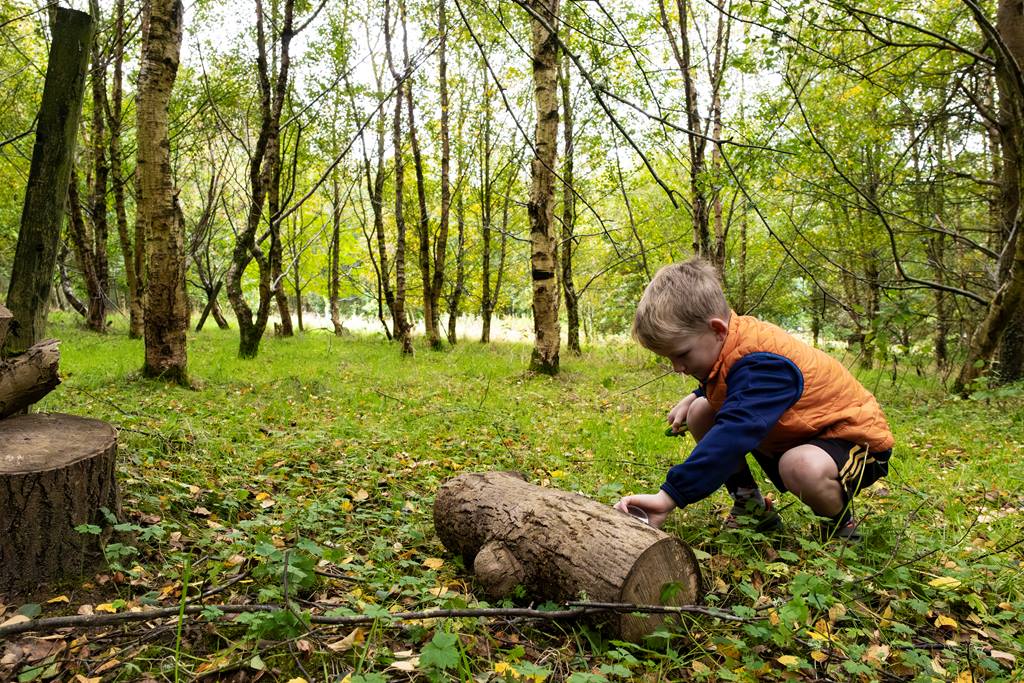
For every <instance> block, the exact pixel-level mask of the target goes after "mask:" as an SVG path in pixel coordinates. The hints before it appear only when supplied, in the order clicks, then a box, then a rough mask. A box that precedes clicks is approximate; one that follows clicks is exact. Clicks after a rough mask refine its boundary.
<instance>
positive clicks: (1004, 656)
mask: <svg viewBox="0 0 1024 683" xmlns="http://www.w3.org/2000/svg"><path fill="white" fill-rule="evenodd" d="M988 656H989V657H991V658H992V659H1001V660H1003V661H1004V662H1009V663H1010V664H1013V663H1015V662H1016V661H1017V658H1016V657H1015V656H1014V655H1011V654H1010V653H1009V652H1003V651H1002V650H992V651H991V652H989V653H988Z"/></svg>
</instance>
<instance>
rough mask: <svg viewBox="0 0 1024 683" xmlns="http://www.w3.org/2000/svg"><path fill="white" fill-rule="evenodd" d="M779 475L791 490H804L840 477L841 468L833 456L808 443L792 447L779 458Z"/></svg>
mask: <svg viewBox="0 0 1024 683" xmlns="http://www.w3.org/2000/svg"><path fill="white" fill-rule="evenodd" d="M779 476H780V477H781V478H782V483H783V484H785V485H786V488H787V489H789V490H791V491H794V492H796V491H802V490H804V489H806V488H808V487H814V486H817V485H820V484H822V483H824V482H828V481H837V480H838V479H839V468H838V467H836V463H835V461H834V460H832V456H830V455H829V454H828V453H826V452H825V451H823V450H822V449H821V448H818V447H817V446H812V445H810V444H806V445H803V446H797V447H796V448H791V449H790V450H788V451H786V452H785V453H783V454H782V457H781V458H780V459H779Z"/></svg>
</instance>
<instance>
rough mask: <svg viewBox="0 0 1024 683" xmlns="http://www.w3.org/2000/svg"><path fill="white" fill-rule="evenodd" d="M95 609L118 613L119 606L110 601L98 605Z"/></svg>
mask: <svg viewBox="0 0 1024 683" xmlns="http://www.w3.org/2000/svg"><path fill="white" fill-rule="evenodd" d="M95 609H96V611H97V612H109V613H110V614H116V613H117V608H116V607H114V606H113V605H112V604H110V603H109V602H105V603H103V604H102V605H96V608H95Z"/></svg>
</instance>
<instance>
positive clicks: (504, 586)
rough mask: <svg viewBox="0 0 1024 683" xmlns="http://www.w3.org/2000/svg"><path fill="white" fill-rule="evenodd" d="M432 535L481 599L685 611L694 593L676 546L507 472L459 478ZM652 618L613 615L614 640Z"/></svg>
mask: <svg viewBox="0 0 1024 683" xmlns="http://www.w3.org/2000/svg"><path fill="white" fill-rule="evenodd" d="M434 526H435V529H436V530H437V535H438V537H439V538H440V539H441V542H442V543H444V545H445V547H446V548H448V550H450V551H452V552H454V553H458V554H461V555H462V556H463V559H464V561H465V563H466V567H472V569H473V572H474V573H475V574H476V577H477V579H478V580H479V582H480V584H481V586H482V587H483V589H484V591H485V592H486V593H487V595H488V596H490V597H494V598H500V597H505V596H507V595H510V594H511V593H512V592H513V590H514V589H515V588H516V587H517V586H522V587H523V588H524V589H525V591H526V594H527V595H528V596H529V597H531V598H535V599H540V600H557V601H561V600H571V599H575V598H577V597H578V596H580V595H585V596H586V599H587V600H593V601H598V602H610V603H630V604H642V605H676V606H678V605H692V604H694V603H696V602H698V601H699V598H700V594H701V579H700V569H699V566H698V565H697V560H696V558H695V557H694V555H693V551H692V550H690V548H689V547H688V546H687V545H686V544H685V543H683V542H682V541H680V540H679V539H677V538H675V537H673V536H669V535H668V534H666V533H664V532H662V531H659V530H658V529H654V528H653V527H650V526H648V525H646V524H644V523H643V522H641V521H639V520H637V519H635V518H633V517H631V516H629V515H626V514H623V513H621V512H618V511H617V510H614V509H612V508H611V507H609V506H607V505H603V504H601V503H599V502H597V501H595V500H591V499H589V498H586V497H584V496H581V495H578V494H575V493H570V492H566V491H559V490H555V489H550V488H543V487H540V486H536V485H533V484H530V483H528V482H526V481H525V480H524V479H523V478H522V476H521V475H518V474H516V473H510V472H486V473H472V474H463V475H460V476H458V477H455V478H454V479H451V480H449V481H448V482H446V483H445V484H444V485H443V486H442V487H441V489H440V490H439V491H438V493H437V497H436V499H435V502H434ZM663 619H664V615H658V614H646V615H635V614H617V615H614V616H613V617H611V622H610V626H611V629H612V630H613V631H614V633H615V634H616V635H617V636H618V637H620V638H623V639H626V640H633V641H635V640H639V639H640V638H642V637H643V636H645V635H647V634H649V633H651V632H652V631H654V630H655V629H656V628H657V627H658V626H659V625H660V624H661V623H662V621H663Z"/></svg>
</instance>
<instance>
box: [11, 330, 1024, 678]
mask: <svg viewBox="0 0 1024 683" xmlns="http://www.w3.org/2000/svg"><path fill="white" fill-rule="evenodd" d="M51 334H52V335H53V336H56V337H58V338H60V339H62V340H63V344H62V355H63V358H62V362H61V367H62V372H63V375H64V383H63V384H62V385H61V387H59V388H58V389H57V390H56V391H55V392H54V393H52V394H51V395H50V396H48V397H47V398H46V399H44V400H43V401H42V402H41V403H40V404H39V406H38V409H39V410H46V411H61V412H69V413H74V414H78V415H86V416H91V417H96V418H99V419H103V420H107V421H109V422H111V423H113V424H114V425H116V426H117V427H118V428H119V430H120V455H119V471H118V473H119V477H120V484H121V489H122V492H123V496H124V509H123V513H122V518H121V520H120V521H121V522H122V523H124V524H127V525H129V526H127V527H123V528H130V529H131V530H132V531H133V532H134V534H133V535H130V536H127V537H125V538H122V539H120V541H119V542H117V543H113V544H111V545H110V546H108V548H107V556H108V562H109V567H107V568H106V569H104V570H102V571H101V572H100V573H99V574H98V575H96V576H90V577H86V580H85V582H84V583H83V584H77V585H73V586H61V587H55V588H54V589H53V590H52V591H50V592H46V591H43V592H42V593H41V594H40V595H37V596H33V598H32V599H33V600H35V601H37V602H39V603H42V607H43V616H49V615H52V614H56V613H58V612H61V611H63V612H70V613H74V611H75V610H76V609H77V608H78V606H79V604H81V603H83V602H87V601H88V602H90V603H92V604H98V603H101V602H102V603H109V604H111V605H112V607H113V608H115V609H119V610H125V609H130V608H131V607H132V606H133V605H141V604H154V605H160V606H164V607H168V606H170V607H173V606H175V605H179V604H181V603H182V597H183V596H182V579H183V574H184V573H185V571H186V567H189V570H188V571H189V572H190V580H189V581H188V583H189V587H188V589H187V591H186V596H185V597H188V598H191V597H194V596H195V595H197V594H198V593H199V592H200V591H203V590H208V589H210V588H213V587H217V586H222V585H224V584H225V583H226V582H228V581H229V580H231V577H235V576H237V575H238V574H239V572H248V574H247V575H246V577H245V579H244V580H243V581H239V582H238V583H236V584H233V585H232V586H230V588H228V589H226V590H224V591H223V592H222V593H219V594H218V595H217V596H216V597H215V598H211V599H210V601H211V602H213V601H220V602H222V603H226V602H276V603H281V604H284V601H285V599H286V598H287V599H289V600H292V601H293V604H294V607H295V609H294V612H292V611H285V612H280V613H276V614H270V615H251V616H247V617H245V618H244V619H243V620H242V621H241V623H239V622H238V621H236V622H234V623H226V622H224V621H222V620H221V621H217V620H213V621H208V620H202V619H200V620H193V621H191V622H189V624H188V625H186V628H184V629H183V631H182V633H181V634H180V640H179V636H178V634H177V633H176V631H175V630H174V629H170V630H167V631H165V632H163V633H162V634H161V633H159V632H156V633H153V634H152V636H151V637H150V638H147V639H142V640H139V638H138V636H139V635H140V633H141V631H140V629H139V628H138V627H136V628H135V629H134V631H125V632H124V633H123V634H122V636H121V637H114V636H110V635H109V629H107V630H106V631H107V632H108V636H106V638H107V639H108V640H107V642H106V644H105V645H104V646H103V647H98V646H97V647H95V648H92V649H91V650H88V651H83V650H82V649H81V644H79V646H78V649H74V648H73V649H72V650H70V651H69V654H66V655H65V656H64V658H63V659H61V660H60V662H62V664H61V666H62V667H63V668H62V669H61V671H62V672H63V673H62V674H61V675H62V676H63V677H64V678H67V679H71V678H73V677H74V675H75V674H77V673H80V674H82V675H83V676H95V675H100V674H97V673H95V671H96V668H97V667H98V666H100V664H101V663H102V662H103V661H109V660H111V659H116V660H117V661H119V662H121V664H120V665H118V666H114V667H111V668H110V669H108V670H106V671H105V672H102V675H104V676H106V679H105V680H135V679H138V678H140V677H142V676H143V675H149V676H152V677H153V678H155V679H157V680H174V679H175V678H176V677H177V678H179V679H180V680H187V679H190V678H193V677H195V676H198V675H199V674H201V673H210V672H212V671H233V670H238V669H245V670H248V671H249V672H250V673H255V672H256V670H258V669H261V668H265V669H266V670H267V672H268V673H269V674H270V677H269V680H289V679H290V678H291V677H305V678H307V679H308V680H314V679H315V680H332V681H337V680H342V679H343V678H344V677H345V676H346V675H349V674H351V675H352V678H351V679H350V681H352V682H353V683H358V681H360V680H364V681H366V680H384V679H385V678H390V677H395V676H399V677H404V676H407V674H404V673H401V672H400V668H401V667H403V666H404V667H405V668H407V669H409V668H411V669H413V675H417V676H420V677H422V678H423V679H424V680H427V679H431V680H469V679H471V678H474V677H475V678H476V679H477V680H486V679H487V677H488V675H490V676H491V678H492V679H493V680H502V679H508V680H513V679H515V678H518V679H519V680H541V679H544V678H546V679H547V680H570V681H572V683H585V682H586V681H603V680H609V681H614V680H632V679H640V680H645V681H657V680H683V679H697V680H754V679H762V678H767V679H769V680H781V679H793V678H795V679H802V680H922V681H926V680H933V679H937V680H945V679H949V680H954V679H956V680H961V681H964V680H970V678H965V676H970V675H971V673H972V672H973V675H974V676H975V677H976V680H983V679H987V680H1007V681H1008V680H1014V679H1015V677H1016V676H1018V675H1019V672H1020V671H1022V670H1024V669H1021V668H1020V667H1022V666H1024V647H1022V646H1024V636H1022V635H1021V633H1020V632H1019V626H1018V621H1019V619H1018V615H1019V613H1020V612H1021V610H1024V590H1022V589H1024V579H1022V577H1021V566H1022V565H1021V562H1022V560H1024V545H1013V544H1014V543H1015V542H1017V541H1018V540H1019V539H1020V538H1021V531H1020V527H1021V522H1022V515H1024V494H1022V493H1021V491H1022V490H1024V487H1022V481H1021V479H1022V476H1024V467H1022V465H1021V460H1022V459H1024V417H1022V416H1024V399H1022V398H1021V396H1020V393H1021V392H1019V391H1018V392H1016V395H1015V393H1014V392H1007V393H1006V394H1005V395H1003V396H1001V397H990V398H988V399H984V400H972V401H960V400H955V399H952V398H949V397H948V396H946V395H945V393H944V392H943V391H942V389H941V387H940V386H939V385H938V383H937V382H936V381H935V380H933V379H928V378H920V377H917V376H916V375H906V376H898V377H896V378H895V381H894V378H893V377H891V376H890V375H889V373H865V374H863V375H862V376H861V379H862V381H863V382H864V383H865V384H866V385H867V386H869V387H872V388H873V389H875V391H876V392H877V394H878V396H879V398H880V400H881V401H882V403H883V405H884V407H885V409H886V412H887V414H888V416H889V418H890V421H891V423H892V426H893V429H894V432H895V434H896V438H897V448H896V456H895V457H894V460H893V472H892V473H891V475H890V477H889V478H888V479H887V480H885V481H883V483H882V484H881V485H877V486H876V487H874V488H873V489H871V490H870V491H869V492H867V493H866V494H865V495H863V496H862V497H860V498H859V499H858V502H857V511H858V514H859V515H860V516H861V517H862V518H863V519H864V523H863V525H862V530H863V531H864V532H865V534H866V539H865V541H864V542H863V543H861V544H860V545H859V546H858V547H857V548H856V549H844V548H843V547H842V546H841V545H839V544H835V543H833V544H829V545H826V546H824V547H822V546H820V545H819V544H818V543H816V542H814V541H813V540H812V539H811V537H810V533H809V531H810V528H811V526H812V525H813V523H814V520H813V519H812V518H811V516H810V514H809V512H807V511H806V510H805V509H804V508H803V507H802V506H801V505H800V504H799V503H796V504H793V505H788V504H789V503H791V502H793V498H792V496H789V495H786V496H782V497H781V498H780V499H779V501H778V502H779V504H780V505H783V506H787V507H786V509H785V511H784V517H785V520H786V525H787V526H786V531H785V532H783V533H782V534H781V535H780V536H778V537H772V538H766V537H764V536H761V535H758V534H753V533H749V532H735V531H723V530H722V529H721V518H722V515H723V514H724V511H725V509H726V507H727V506H728V500H727V497H726V496H725V494H724V493H723V492H719V493H717V494H715V495H714V496H712V497H711V498H709V499H707V500H705V501H702V502H701V503H699V504H697V505H694V506H691V507H690V508H687V509H686V510H684V511H682V512H680V513H676V514H674V515H673V518H672V519H671V520H670V523H669V525H668V527H667V530H668V531H669V532H670V533H674V534H677V535H678V536H680V537H681V538H683V539H684V540H686V541H687V542H688V543H690V544H691V545H692V546H693V547H694V549H695V550H696V551H697V553H698V557H699V558H700V561H701V564H702V569H703V571H704V578H705V582H706V584H707V588H708V594H707V598H706V602H707V603H708V605H710V606H715V607H720V608H722V609H725V610H728V611H731V612H732V613H734V614H736V615H739V616H743V617H747V618H749V620H750V621H749V622H747V623H744V624H738V625H737V624H735V623H729V622H723V621H719V620H715V619H712V618H710V617H699V618H693V619H687V620H686V621H685V623H682V624H678V625H676V626H673V627H672V628H671V629H667V630H663V631H662V632H660V633H658V634H656V635H655V636H654V637H652V638H650V639H648V640H647V641H646V642H644V643H641V644H636V645H631V644H626V643H619V642H615V641H609V640H607V639H606V638H605V637H604V636H603V635H602V634H601V632H600V631H597V630H595V629H594V628H592V627H590V626H586V625H577V626H572V625H566V624H563V625H551V624H546V625H528V624H524V623H505V622H501V621H493V622H483V621H479V620H473V619H464V620H448V621H445V622H440V623H438V622H425V623H413V624H401V625H396V626H395V627H387V626H386V625H385V624H383V623H380V624H378V625H376V626H374V627H373V628H365V629H362V630H361V631H360V632H359V633H357V634H356V636H355V637H353V638H352V639H351V640H352V647H350V648H347V649H346V648H344V647H343V646H341V645H337V646H336V647H337V649H339V650H342V651H341V652H334V651H331V650H329V649H327V648H326V645H327V644H331V643H338V642H339V641H341V640H342V639H343V638H344V637H345V636H346V635H350V634H351V629H349V630H342V631H337V630H335V631H330V630H323V629H316V630H314V631H312V632H307V630H306V627H305V625H304V623H303V620H302V615H303V614H304V611H305V610H307V609H308V607H309V603H310V602H319V603H321V604H328V605H330V606H333V607H334V608H336V609H339V610H342V611H346V613H349V612H358V613H365V612H367V611H368V610H373V609H375V608H376V609H379V608H384V609H390V610H399V609H400V610H414V609H424V608H429V607H434V606H463V605H470V606H473V605H478V604H480V603H479V602H478V600H477V598H476V597H475V596H474V594H473V593H474V590H475V587H474V583H473V579H472V577H471V575H470V573H469V572H467V571H466V570H465V569H464V568H463V567H462V566H461V563H460V561H459V560H458V559H457V558H455V557H452V556H450V555H449V554H447V553H446V551H445V550H444V548H443V547H442V546H441V545H440V543H439V542H438V541H437V538H436V536H435V535H434V532H433V523H432V517H431V506H432V502H433V496H434V492H435V490H436V489H437V487H438V486H439V485H440V484H441V483H442V482H443V481H444V480H445V479H447V478H448V477H450V476H452V475H454V474H457V473H459V472H463V471H473V470H498V469H515V470H520V471H522V472H524V473H526V474H527V476H528V477H530V478H531V479H532V480H533V481H536V482H541V481H543V482H546V483H547V484H548V485H551V486H556V487H559V488H563V489H569V490H576V491H579V492H581V493H583V494H586V495H588V496H592V497H596V498H598V499H599V500H602V501H604V502H607V503H609V504H610V503H612V502H613V501H614V500H616V499H617V497H618V496H619V495H620V494H621V493H625V492H632V491H637V492H642V491H653V490H655V489H656V488H657V487H658V486H659V485H660V483H661V481H662V478H663V476H664V472H665V470H666V469H667V468H668V467H669V466H670V465H672V464H674V463H675V462H677V461H679V460H680V459H681V458H682V457H684V456H685V453H686V452H688V448H689V447H690V446H691V445H692V442H689V441H688V440H687V439H669V438H665V437H664V436H663V429H664V414H665V412H666V411H667V409H668V408H669V407H670V406H671V405H673V404H674V403H675V401H676V400H677V399H678V398H679V397H680V396H682V395H683V394H684V393H685V392H687V391H689V390H690V389H691V388H692V386H691V383H690V382H688V381H684V380H682V379H680V378H678V377H675V376H669V377H664V378H662V379H656V378H658V377H659V375H661V374H663V373H664V372H665V371H666V369H667V368H665V367H664V366H663V365H659V364H658V363H657V361H656V360H655V359H654V358H653V357H652V356H651V355H650V354H647V353H646V352H644V351H642V350H641V349H639V348H638V347H637V346H636V345H609V346H602V347H595V348H592V349H590V350H588V351H586V352H585V353H584V355H583V356H582V357H579V358H575V357H571V356H568V355H563V358H562V366H563V372H562V373H561V374H560V375H559V376H557V377H555V378H550V377H546V376H533V375H530V374H528V373H526V372H525V368H526V366H527V363H528V360H529V355H530V348H529V347H528V346H525V345H516V344H491V345H488V346H482V345H480V344H477V343H473V342H465V343H462V344H460V345H458V346H457V347H455V348H450V349H446V350H445V351H443V352H431V351H428V350H426V349H422V348H421V349H419V350H418V352H417V354H416V355H415V357H413V358H401V357H400V356H399V354H398V350H397V348H396V347H394V346H392V345H389V344H387V343H385V342H384V341H383V340H382V339H379V338H369V337H368V338H357V337H351V338H340V339H339V338H335V337H333V336H331V335H329V334H327V333H326V332H323V331H317V332H309V333H307V334H305V335H303V336H300V337H296V338H293V339H280V338H273V337H268V338H266V339H265V340H264V342H263V345H262V348H261V351H260V355H259V357H258V358H257V359H256V360H254V361H241V360H238V359H237V358H236V356H235V353H236V348H237V337H236V336H235V335H236V333H235V332H234V331H227V332H221V331H219V330H215V329H208V330H206V331H204V332H203V333H201V334H198V335H193V336H192V338H191V339H190V346H189V371H190V375H191V377H192V378H193V379H194V381H195V382H196V383H197V385H198V387H199V388H197V389H195V390H188V389H182V388H176V387H169V386H165V385H164V384H162V383H160V382H155V381H150V380H143V379H141V378H140V377H139V373H138V372H137V370H138V368H139V367H140V366H141V363H142V351H143V350H142V343H141V342H140V341H132V340H128V339H127V338H126V337H125V336H124V334H123V332H120V331H119V332H115V333H114V334H110V335H108V336H105V337H102V336H98V335H94V334H91V333H88V332H85V331H82V330H80V329H78V328H76V327H73V326H70V325H67V324H61V323H57V324H56V325H54V327H53V328H52V329H51ZM652 380H654V381H652ZM648 382H650V383H649V384H646V386H641V385H644V384H645V383H648ZM768 490H771V489H770V486H766V491H768ZM428 558H441V559H444V564H443V565H441V566H440V567H439V568H436V569H435V568H431V566H432V565H433V566H436V563H426V564H425V562H424V561H425V560H427V559H428ZM318 563H319V564H320V565H321V567H320V568H321V570H324V571H326V570H328V569H329V570H331V571H334V572H337V573H339V574H340V576H341V578H337V579H336V578H326V577H324V576H323V575H319V574H316V573H314V571H313V570H314V567H316V566H317V564H318ZM283 577H287V580H285V579H284V578H283ZM937 579H939V580H937ZM949 579H955V581H951V580H949ZM445 589H447V592H445ZM58 591H61V592H63V594H65V595H67V596H68V597H69V599H70V604H63V603H54V604H46V603H45V600H46V599H47V598H48V597H52V596H53V595H57V594H58ZM286 593H287V594H286ZM17 607H18V604H17V603H15V604H12V605H9V606H8V614H7V616H10V614H11V613H12V612H13V610H15V609H16V608H17ZM210 616H215V615H210ZM3 618H6V617H0V621H2V620H3ZM144 630H145V629H142V631H144ZM69 640H70V636H69ZM111 648H112V649H111ZM408 651H412V653H413V654H415V655H417V656H418V657H419V660H418V663H416V664H415V665H413V664H411V662H414V661H417V660H411V659H409V658H408V657H409V655H403V654H401V653H403V652H408ZM396 662H397V663H398V667H399V668H395V663H396ZM402 662H406V664H402ZM19 666H20V667H21V668H20V669H18V670H13V669H10V668H8V669H3V668H2V667H0V678H4V677H5V676H6V675H21V676H22V677H25V680H32V679H33V678H32V676H33V675H35V674H33V671H37V672H38V676H37V677H39V678H41V677H42V674H43V673H44V672H43V669H42V667H41V666H40V665H39V664H38V663H37V664H35V665H31V664H28V663H22V664H20V665H19ZM32 666H36V667H37V669H32V668H31V667H32ZM389 667H391V668H389ZM26 672H27V673H26ZM497 672H501V673H497ZM224 675H227V674H224ZM531 676H532V677H533V678H531ZM958 676H959V678H957V677H958Z"/></svg>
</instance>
